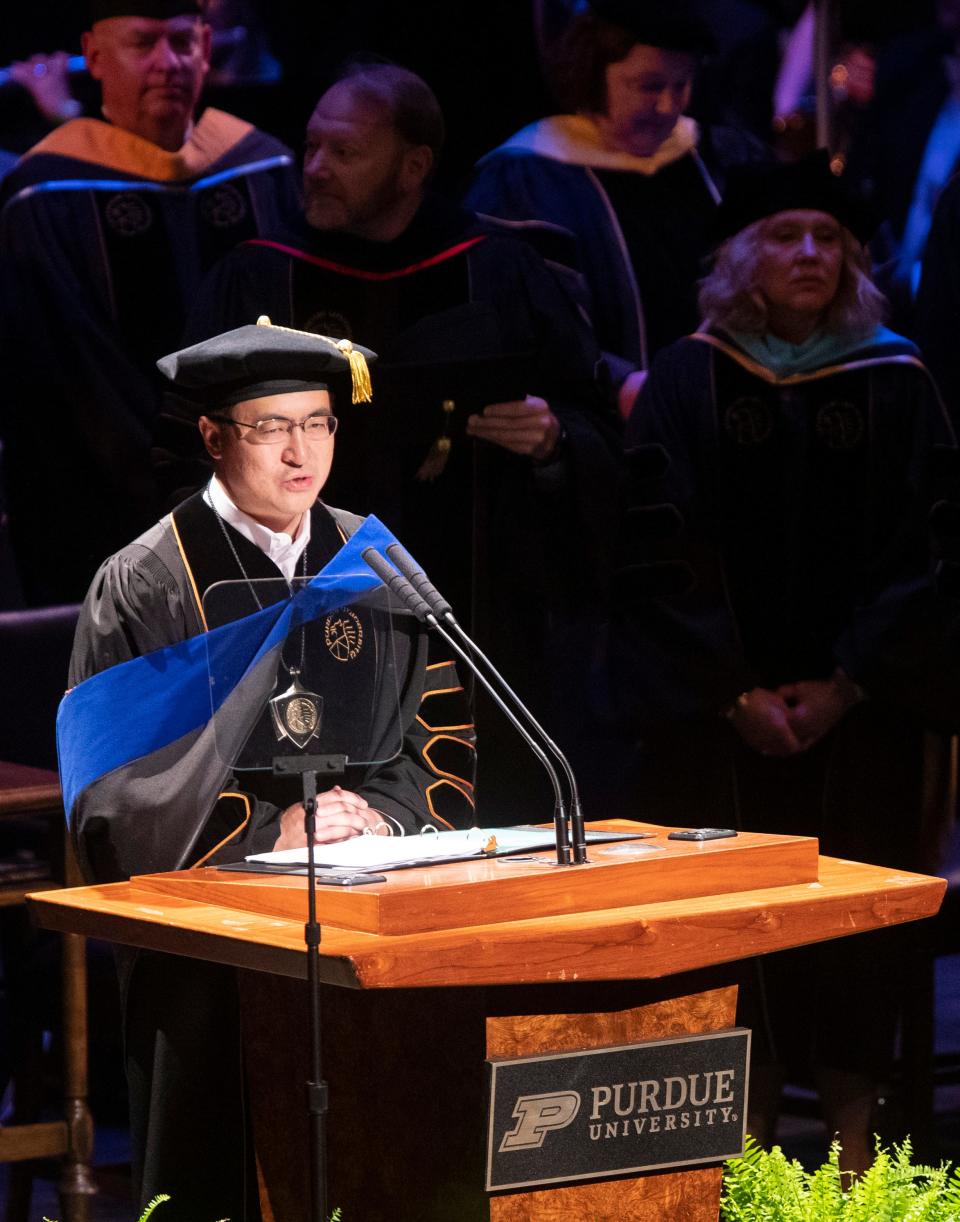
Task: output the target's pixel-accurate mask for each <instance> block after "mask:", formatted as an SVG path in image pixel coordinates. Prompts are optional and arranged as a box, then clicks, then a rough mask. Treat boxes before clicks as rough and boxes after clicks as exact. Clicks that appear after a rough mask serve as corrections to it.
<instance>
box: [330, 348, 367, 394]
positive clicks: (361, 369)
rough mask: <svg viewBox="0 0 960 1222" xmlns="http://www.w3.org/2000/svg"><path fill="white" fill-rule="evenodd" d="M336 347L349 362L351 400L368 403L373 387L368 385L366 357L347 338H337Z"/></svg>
mask: <svg viewBox="0 0 960 1222" xmlns="http://www.w3.org/2000/svg"><path fill="white" fill-rule="evenodd" d="M337 347H338V348H339V349H340V351H341V352H342V353H343V355H344V356H345V357H346V358H347V360H348V361H349V362H350V385H351V392H352V393H351V401H352V402H353V403H370V402H371V401H372V400H373V387H372V386H371V385H370V370H369V368H368V366H367V358H366V357H365V356H364V355H363V353H362V352H358V351H357V350H356V348H354V346H353V344H351V343H350V341H349V340H348V339H341V340H339V341H338V342H337Z"/></svg>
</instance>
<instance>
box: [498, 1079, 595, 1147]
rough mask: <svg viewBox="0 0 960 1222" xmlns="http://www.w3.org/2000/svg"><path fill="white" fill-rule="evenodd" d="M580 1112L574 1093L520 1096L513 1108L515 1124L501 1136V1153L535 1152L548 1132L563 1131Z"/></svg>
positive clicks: (576, 1095) (572, 1091) (578, 1102)
mask: <svg viewBox="0 0 960 1222" xmlns="http://www.w3.org/2000/svg"><path fill="white" fill-rule="evenodd" d="M579 1110H580V1096H579V1094H577V1092H576V1091H575V1090H565V1091H560V1092H559V1093H557V1094H551V1095H521V1096H520V1097H519V1099H518V1100H517V1102H516V1104H515V1105H514V1109H513V1114H514V1116H516V1118H517V1123H516V1124H515V1125H514V1127H513V1128H512V1129H510V1131H509V1132H507V1133H504V1135H503V1141H501V1142H500V1153H501V1154H502V1153H503V1152H504V1151H505V1150H538V1149H539V1148H540V1147H541V1146H542V1145H543V1139H544V1137H546V1135H547V1133H548V1132H549V1131H550V1130H551V1129H565V1128H566V1127H567V1125H568V1124H570V1123H571V1122H572V1121H573V1119H574V1117H575V1116H576V1114H577V1112H579Z"/></svg>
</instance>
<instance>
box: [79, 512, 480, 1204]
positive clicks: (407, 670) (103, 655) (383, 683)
mask: <svg viewBox="0 0 960 1222" xmlns="http://www.w3.org/2000/svg"><path fill="white" fill-rule="evenodd" d="M173 518H174V520H175V524H176V529H174V528H173V525H172V524H171V520H170V519H169V518H167V519H164V520H163V521H162V522H161V523H159V524H158V525H157V526H156V527H155V528H153V529H152V530H151V531H149V532H148V533H147V534H146V535H144V536H143V537H142V538H141V539H139V540H137V541H136V542H135V543H133V544H130V545H128V546H127V547H126V548H124V549H123V550H122V551H121V552H120V553H118V554H117V555H116V556H114V557H111V559H110V560H108V561H107V562H106V563H105V564H104V565H103V567H102V568H101V571H100V572H99V573H98V575H97V577H96V579H95V581H94V583H93V585H92V587H91V590H90V593H89V595H88V597H87V600H86V602H85V604H84V606H83V609H82V613H81V617H80V623H79V626H78V629H77V637H76V643H75V646H74V652H73V658H72V661H71V672H70V683H71V685H73V684H76V683H78V682H80V681H81V680H83V679H85V678H87V677H89V676H90V675H92V674H94V673H96V672H97V671H99V670H103V669H105V668H107V667H109V666H112V665H115V664H117V663H119V662H122V661H125V660H127V659H128V658H130V657H134V656H137V655H140V654H145V653H149V652H151V651H153V650H155V649H159V648H162V647H163V646H165V645H169V644H173V643H175V642H177V641H179V640H183V639H184V638H185V637H188V636H193V635H197V634H198V633H201V632H202V631H203V618H204V616H206V618H207V620H208V623H209V626H210V627H214V626H215V624H214V623H213V622H211V620H212V619H213V618H214V617H217V618H226V619H229V618H234V617H235V616H236V615H244V614H249V613H252V612H253V611H255V610H256V609H257V608H256V605H255V601H254V600H253V598H252V597H251V595H250V591H249V586H248V585H247V583H246V582H245V581H244V580H243V575H242V573H241V572H240V569H239V567H238V564H237V557H239V560H240V563H241V564H242V566H243V569H244V570H245V572H246V574H247V575H248V576H249V578H251V579H252V580H253V581H255V582H259V581H262V580H269V581H270V583H271V588H272V589H274V590H277V591H278V592H283V591H285V588H286V585H285V582H284V581H283V578H282V576H281V574H280V573H279V570H278V569H277V568H276V566H275V565H274V564H273V563H272V561H270V560H269V559H268V558H267V557H266V556H265V555H264V553H263V552H261V551H260V549H259V548H257V547H255V546H254V545H253V544H252V543H250V542H249V541H248V540H246V539H245V538H244V537H243V536H242V535H240V534H239V533H237V532H236V531H233V530H232V528H230V527H225V530H226V532H227V534H228V535H229V538H230V541H231V542H232V544H233V549H235V551H236V556H235V555H234V552H233V549H231V547H230V545H229V543H228V542H227V539H226V537H225V535H224V532H223V530H221V529H220V524H219V523H218V522H217V520H216V518H215V516H214V514H213V511H212V510H211V509H210V508H209V506H208V505H207V504H206V502H205V501H204V500H203V498H202V494H197V495H196V496H195V497H193V498H191V499H190V500H189V501H187V502H185V503H184V504H183V505H182V506H179V507H178V509H177V510H175V511H174V514H173ZM358 524H359V523H358V519H357V518H355V517H354V516H353V515H350V514H345V513H343V512H342V511H340V510H333V511H328V510H327V509H326V507H325V506H323V505H322V504H320V503H318V504H317V505H316V506H315V507H314V509H313V513H312V523H311V537H310V542H309V544H308V547H307V572H308V573H309V574H310V575H312V574H313V573H315V572H316V571H317V570H318V569H319V568H320V567H322V565H323V564H324V563H325V562H326V560H327V559H329V558H330V556H331V555H333V553H334V552H335V551H336V550H337V549H338V548H339V546H340V544H341V542H342V541H343V540H344V539H345V538H346V537H347V536H348V535H349V534H351V533H352V532H353V530H354V529H355V528H356V526H357V525H358ZM225 581H229V582H238V584H237V585H235V586H231V587H230V589H229V591H228V596H227V598H226V599H223V598H221V599H219V600H216V599H214V598H213V597H212V596H209V595H208V597H207V599H206V601H204V597H203V596H204V594H205V593H206V592H207V591H208V590H209V588H210V587H211V586H213V585H215V584H216V583H217V582H225ZM221 588H222V587H221ZM258 589H261V592H262V587H258ZM261 601H263V598H262V599H261ZM218 608H219V610H218ZM229 612H232V613H229ZM357 616H358V620H359V633H358V634H354V638H353V639H354V645H356V642H357V640H358V639H359V640H360V641H361V646H360V648H359V650H356V651H355V653H356V656H355V657H354V658H352V659H350V660H348V661H347V662H346V663H341V662H340V661H339V660H337V659H336V658H332V657H331V653H330V650H329V648H328V646H327V644H326V640H327V637H328V634H327V632H326V629H327V627H328V625H327V623H326V622H325V621H318V622H317V623H316V624H315V625H310V626H308V628H307V630H306V636H305V639H304V659H305V665H304V672H303V681H304V683H305V685H306V686H309V685H310V684H311V683H313V684H315V685H316V688H315V689H313V690H320V691H321V692H325V693H326V696H325V716H327V715H329V716H331V717H335V716H336V715H337V711H338V709H339V711H340V712H341V714H342V715H344V716H347V715H349V716H351V717H352V716H353V713H352V710H351V709H350V708H349V707H348V706H347V705H346V704H343V702H341V704H342V707H341V706H340V705H338V700H339V699H340V695H339V693H338V692H337V691H336V683H337V674H338V671H337V668H338V667H340V666H355V667H360V668H363V677H362V680H361V686H365V685H366V683H369V684H370V685H371V687H372V688H373V690H374V692H375V693H376V698H375V699H374V700H372V701H370V702H369V704H368V709H369V715H368V716H365V717H364V718H363V719H362V724H363V726H364V727H365V728H366V730H367V733H368V745H369V754H368V756H367V758H370V759H375V760H385V762H382V763H378V764H376V765H370V766H367V767H363V766H358V767H356V768H355V769H353V770H351V772H350V773H349V774H348V775H347V777H346V778H345V779H344V782H343V783H344V784H345V785H346V786H348V787H350V788H352V789H354V790H355V791H356V792H358V793H360V794H362V795H363V796H364V797H365V798H366V799H367V800H368V801H369V802H370V804H371V806H373V807H375V808H377V809H379V810H382V811H384V812H386V813H387V814H389V815H390V816H392V818H394V819H396V820H397V821H398V822H400V823H402V824H403V826H404V827H405V828H406V829H407V830H408V831H409V832H410V833H414V832H416V831H417V830H418V829H419V828H420V827H422V826H423V825H424V824H425V823H427V822H431V823H433V824H434V826H438V827H441V828H442V827H444V826H449V821H448V819H444V818H443V817H442V816H441V815H439V814H438V813H437V812H438V811H440V810H443V811H444V812H445V813H446V814H447V816H449V817H450V819H452V818H454V817H455V812H454V807H456V810H457V811H460V812H461V813H462V814H463V816H464V819H465V818H466V816H467V815H468V813H469V810H470V806H469V803H468V801H467V800H466V795H465V794H464V793H463V792H462V791H461V790H460V789H458V788H457V786H456V785H454V784H453V783H452V782H450V781H449V780H448V779H446V777H445V775H443V773H444V772H445V770H446V768H447V767H449V759H448V758H447V756H445V755H444V751H446V752H447V753H448V756H449V753H450V752H451V751H452V752H454V753H456V752H457V751H466V752H468V753H472V750H473V747H472V738H471V736H470V735H469V733H465V732H461V733H459V734H458V735H452V734H451V735H446V736H442V735H437V734H436V733H434V732H432V731H430V730H428V729H427V727H426V724H425V721H427V720H430V721H431V722H436V721H441V720H442V717H441V716H440V715H439V714H437V715H436V716H431V713H435V712H436V710H437V709H440V708H442V707H443V702H444V700H445V699H446V698H447V697H446V693H447V692H448V691H449V689H451V688H453V687H456V686H457V680H456V675H455V673H454V672H453V670H452V667H449V666H448V667H446V668H434V669H432V670H428V669H427V668H426V645H425V640H424V637H423V634H422V633H421V631H420V630H419V628H418V627H417V626H416V625H415V624H414V623H413V622H412V621H411V619H410V617H406V616H404V617H399V618H397V619H396V622H395V624H394V625H393V629H394V630H393V631H392V632H391V634H390V639H389V640H388V639H387V638H386V637H385V636H384V632H383V630H382V627H381V626H380V625H379V624H378V622H377V621H376V620H374V618H373V613H372V612H370V611H369V610H365V609H360V608H358V609H357ZM328 618H329V617H328ZM365 620H366V621H368V622H364V621H365ZM296 635H297V634H295V636H296ZM284 656H285V659H286V660H287V661H290V662H291V664H293V663H298V662H299V660H300V643H299V641H298V640H297V639H294V638H291V640H289V641H288V642H287V645H286V647H285V655H284ZM278 678H279V680H280V681H281V686H283V687H285V686H286V678H285V676H283V675H281V676H279V677H278ZM355 690H356V689H355V688H354V687H352V686H351V687H350V689H349V691H346V689H345V692H346V695H345V699H347V700H349V701H350V702H354V703H356V696H355V694H353V693H355ZM434 693H435V694H434ZM418 714H419V716H418ZM265 723H266V724H265ZM264 733H266V734H267V736H268V737H269V735H270V734H271V733H272V730H271V729H270V728H269V719H268V718H264V719H263V721H262V722H261V726H260V727H258V729H257V730H256V731H255V732H254V736H253V740H252V741H254V742H255V741H256V740H257V737H258V735H259V736H260V737H261V738H262V737H263V734H264ZM438 738H445V739H446V741H444V742H441V743H438V742H437V741H436V740H437V739H438ZM455 740H456V741H455ZM400 744H402V746H401V747H400V750H399V754H396V752H397V747H398V745H400ZM261 745H262V744H261ZM267 746H268V748H269V743H268V744H267ZM277 751H278V752H279V748H277ZM268 754H269V750H268ZM390 754H393V758H390V759H385V757H386V756H387V755H390ZM361 758H362V757H361ZM257 759H258V760H262V759H263V752H262V751H261V753H260V755H259V756H258V757H257ZM241 762H247V763H250V762H253V761H252V760H251V754H250V751H248V752H247V753H246V758H245V761H244V760H241ZM195 764H196V761H194V760H192V759H188V760H183V761H182V764H181V765H179V766H178V765H177V763H176V762H175V761H174V762H172V763H171V765H170V767H169V768H168V769H166V770H165V771H163V772H161V773H159V774H156V773H155V774H154V775H153V776H151V777H147V778H140V779H137V778H134V779H133V780H129V779H128V780H127V781H126V782H125V783H124V782H121V781H119V780H117V779H113V778H111V777H109V776H108V777H107V778H105V779H104V780H103V781H102V782H101V783H98V784H95V785H94V786H91V787H90V791H89V792H88V793H86V794H85V795H84V796H82V797H81V799H80V800H79V801H78V803H77V804H76V806H75V809H74V812H73V832H74V838H75V843H76V846H77V852H78V857H79V860H80V861H81V863H82V865H83V868H84V870H85V873H86V875H87V877H88V878H89V879H90V881H97V882H107V881H112V880H114V879H117V878H119V877H125V876H127V875H129V874H133V873H146V872H152V871H159V870H171V869H180V868H185V867H189V866H192V865H197V864H201V863H203V864H217V863H220V862H226V861H232V860H239V859H242V858H243V857H244V856H245V855H247V854H251V853H257V852H264V851H268V850H269V849H270V848H272V846H273V844H274V842H275V840H276V837H277V835H278V821H279V817H280V813H281V806H280V805H279V804H282V805H288V804H290V803H293V802H295V801H297V800H298V798H299V793H298V791H297V789H296V786H292V787H290V789H289V791H288V792H278V790H277V789H276V785H275V782H274V779H273V778H272V777H270V776H269V775H267V774H265V773H264V772H262V771H259V772H258V771H254V772H246V771H237V772H235V773H234V774H233V775H232V776H230V775H229V772H230V770H229V767H228V766H226V764H225V762H224V761H223V760H220V759H218V758H217V757H216V754H215V752H214V751H211V750H209V749H208V751H207V758H206V769H207V771H208V772H209V773H210V774H211V776H212V781H213V791H214V792H216V791H217V790H221V791H222V793H221V797H220V798H219V799H215V800H214V801H213V803H212V805H211V806H209V807H201V806H200V805H198V800H197V795H198V793H199V792H201V791H202V790H203V788H204V783H203V782H202V781H201V780H200V779H195V778H194V773H193V771H192V770H193V769H194V767H195ZM128 791H130V792H128ZM131 792H132V794H133V795H134V796H133V797H131ZM120 970H121V986H122V997H123V1004H124V1051H125V1057H126V1068H127V1076H128V1081H129V1087H130V1104H131V1132H132V1141H133V1152H134V1173H135V1179H136V1181H137V1184H138V1190H139V1192H140V1197H141V1201H142V1203H146V1202H147V1201H148V1200H149V1199H150V1198H151V1197H152V1196H153V1195H155V1194H157V1193H160V1192H166V1193H169V1194H170V1195H171V1196H172V1197H173V1200H174V1207H175V1209H176V1216H177V1218H178V1219H182V1220H183V1222H209V1220H210V1219H211V1218H216V1217H230V1218H231V1219H234V1220H235V1222H240V1220H241V1219H256V1218H257V1217H258V1216H259V1213H258V1206H257V1189H256V1175H255V1171H254V1165H253V1159H252V1145H251V1142H250V1134H249V1131H248V1125H247V1123H246V1120H245V1112H244V1103H243V1063H242V1056H241V1041H240V1028H239V1009H238V998H237V985H236V980H235V976H234V972H233V970H232V969H227V968H222V967H218V966H216V965H211V964H203V963H200V962H194V961H191V960H185V959H179V958H176V957H173V956H168V955H158V954H153V953H147V952H142V953H129V952H123V953H122V954H121V956H120ZM306 1064H307V1062H306V1050H305V1053H304V1065H305V1067H306ZM304 1157H306V1152H304Z"/></svg>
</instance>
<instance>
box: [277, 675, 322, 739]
mask: <svg viewBox="0 0 960 1222" xmlns="http://www.w3.org/2000/svg"><path fill="white" fill-rule="evenodd" d="M299 675H300V672H299V671H298V670H291V671H290V686H289V687H288V688H287V690H286V691H285V692H281V693H280V695H279V696H274V697H273V699H272V700H271V701H270V715H271V717H272V718H273V728H274V730H275V731H276V734H277V740H278V741H279V742H282V741H283V740H284V739H285V738H288V739H289V740H290V742H292V743H293V744H294V746H296V747H299V748H300V750H301V751H302V750H303V749H304V747H305V746H306V745H307V743H308V742H310V740H311V739H312V738H316V736H317V735H318V734H319V733H320V723H321V721H322V719H323V697H322V696H318V695H317V694H316V692H308V691H307V690H306V688H304V687H302V686H301V684H300V679H299Z"/></svg>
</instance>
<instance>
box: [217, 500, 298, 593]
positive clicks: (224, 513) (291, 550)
mask: <svg viewBox="0 0 960 1222" xmlns="http://www.w3.org/2000/svg"><path fill="white" fill-rule="evenodd" d="M206 500H207V502H208V503H209V505H210V507H211V508H212V509H213V511H214V512H215V513H217V514H219V516H220V517H221V518H222V519H223V520H224V522H226V523H227V525H228V526H232V527H233V529H234V530H235V531H237V532H238V533H239V534H241V535H243V537H244V538H245V539H249V540H250V542H251V543H253V544H255V545H256V546H257V547H259V548H260V550H261V551H262V552H263V553H264V555H265V556H268V557H269V558H270V559H271V560H272V561H273V563H274V564H275V565H276V566H277V568H278V569H279V570H280V572H281V573H282V574H283V575H284V577H285V578H286V579H287V581H288V582H291V581H293V578H294V576H295V574H296V569H297V561H298V560H299V559H300V557H301V556H302V555H303V552H304V549H305V548H306V546H307V544H308V543H309V542H310V514H309V513H305V514H304V515H303V518H302V519H301V522H300V533H299V534H298V535H297V537H296V539H291V538H290V536H289V535H288V534H287V533H286V531H282V530H271V529H270V527H269V526H264V525H263V523H262V522H258V521H257V520H256V519H255V518H251V517H250V515H249V514H248V513H244V512H243V510H242V509H238V508H237V506H236V505H235V504H234V503H233V499H232V498H231V496H230V494H229V492H227V490H226V488H224V486H223V484H221V483H220V481H219V480H218V479H217V477H216V476H213V478H212V479H211V480H210V483H209V484H208V485H207V490H206Z"/></svg>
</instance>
